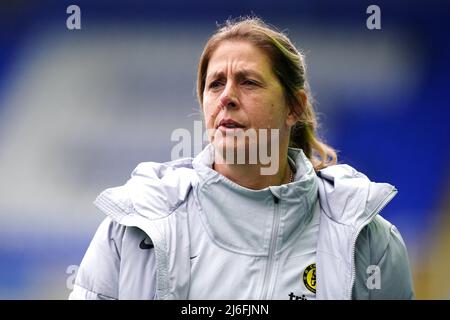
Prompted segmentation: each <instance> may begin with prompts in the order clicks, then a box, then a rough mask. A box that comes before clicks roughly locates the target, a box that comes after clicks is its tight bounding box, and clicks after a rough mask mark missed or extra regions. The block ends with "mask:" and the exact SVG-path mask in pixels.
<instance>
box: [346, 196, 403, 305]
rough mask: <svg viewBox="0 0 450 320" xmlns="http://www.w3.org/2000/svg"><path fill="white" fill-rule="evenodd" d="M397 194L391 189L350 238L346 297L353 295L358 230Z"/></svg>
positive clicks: (350, 297)
mask: <svg viewBox="0 0 450 320" xmlns="http://www.w3.org/2000/svg"><path fill="white" fill-rule="evenodd" d="M396 194H397V190H396V189H394V190H392V191H391V193H390V194H389V195H388V196H387V197H386V198H384V200H383V201H381V202H380V204H379V205H378V206H377V207H376V209H375V210H374V211H373V212H372V213H371V214H370V215H369V218H368V219H367V220H366V221H365V222H364V223H363V224H362V225H361V226H360V227H359V228H358V231H357V232H356V235H355V237H354V238H353V240H352V267H351V268H352V269H351V273H352V278H351V281H350V289H349V290H348V292H347V297H349V299H350V300H351V299H352V295H353V285H354V283H355V278H356V270H355V269H356V268H355V253H356V252H355V251H356V240H357V239H358V236H359V234H360V232H361V231H362V229H363V228H364V227H365V226H366V225H368V224H369V223H370V221H372V217H373V216H375V215H377V214H378V213H380V211H381V210H383V209H384V207H385V206H386V205H387V204H388V203H389V202H390V201H391V200H392V198H393V197H394V196H395V195H396Z"/></svg>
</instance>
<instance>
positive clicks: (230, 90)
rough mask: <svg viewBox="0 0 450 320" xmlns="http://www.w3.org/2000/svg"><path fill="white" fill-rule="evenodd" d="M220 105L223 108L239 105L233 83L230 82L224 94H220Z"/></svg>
mask: <svg viewBox="0 0 450 320" xmlns="http://www.w3.org/2000/svg"><path fill="white" fill-rule="evenodd" d="M220 105H221V107H222V108H227V107H231V108H233V107H236V106H237V99H236V92H235V88H234V86H233V85H232V84H228V85H227V86H226V87H225V90H224V91H223V92H222V95H221V96H220Z"/></svg>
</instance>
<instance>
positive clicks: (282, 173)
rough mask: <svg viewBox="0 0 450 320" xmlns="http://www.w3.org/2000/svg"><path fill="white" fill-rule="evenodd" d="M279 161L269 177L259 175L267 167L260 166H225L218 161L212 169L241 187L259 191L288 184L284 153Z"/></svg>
mask: <svg viewBox="0 0 450 320" xmlns="http://www.w3.org/2000/svg"><path fill="white" fill-rule="evenodd" d="M279 160H280V161H279V166H278V170H276V172H275V174H271V175H265V174H262V173H261V172H263V170H262V169H263V168H264V167H268V166H264V165H261V164H226V163H223V162H220V161H219V162H215V163H214V164H213V169H214V170H216V171H217V172H219V173H220V174H221V175H223V176H225V177H226V178H228V179H230V180H231V181H233V182H235V183H237V184H238V185H240V186H242V187H245V188H248V189H253V190H260V189H264V188H267V187H269V186H279V185H281V184H285V183H289V182H290V177H291V168H290V166H289V165H288V160H287V155H286V153H285V154H284V156H283V157H280V158H279ZM269 165H273V164H269Z"/></svg>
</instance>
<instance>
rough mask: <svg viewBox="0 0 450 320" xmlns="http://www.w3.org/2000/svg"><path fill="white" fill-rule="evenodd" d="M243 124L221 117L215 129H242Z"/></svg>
mask: <svg viewBox="0 0 450 320" xmlns="http://www.w3.org/2000/svg"><path fill="white" fill-rule="evenodd" d="M244 128H245V126H244V125H242V124H241V123H239V122H237V121H235V120H233V119H222V120H221V121H220V122H219V125H218V126H217V128H216V129H219V130H220V131H229V130H237V129H244Z"/></svg>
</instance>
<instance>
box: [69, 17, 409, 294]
mask: <svg viewBox="0 0 450 320" xmlns="http://www.w3.org/2000/svg"><path fill="white" fill-rule="evenodd" d="M197 92H198V98H199V101H200V106H201V108H202V111H203V115H204V119H205V124H206V128H207V129H208V131H209V132H210V133H211V134H210V141H211V143H210V144H209V145H208V146H207V147H206V148H205V149H204V150H203V151H202V152H201V153H200V154H199V155H198V156H197V157H196V158H195V159H181V160H178V161H173V162H169V163H163V164H157V163H142V164H140V165H139V166H138V167H137V168H136V169H135V170H134V171H133V173H132V177H131V179H130V180H129V181H128V182H127V183H126V184H125V185H124V186H121V187H117V188H111V189H107V190H106V191H104V192H103V193H102V194H101V195H100V196H99V197H98V198H97V199H96V201H95V204H96V205H97V206H98V208H100V210H101V211H103V212H104V213H106V215H107V216H108V217H107V218H106V219H105V220H104V221H103V223H102V224H101V225H100V227H99V229H98V230H97V233H96V235H95V236H94V238H93V240H92V243H91V245H90V246H89V248H88V250H87V252H86V255H85V257H84V259H83V261H82V263H81V266H80V268H79V270H78V275H77V278H76V281H75V286H74V290H73V292H72V293H71V296H70V298H71V299H291V300H293V299H295V300H299V299H301V300H308V299H390V298H392V299H410V298H412V297H413V289H412V282H411V274H410V267H409V262H408V256H407V252H406V248H405V245H404V243H403V240H402V238H401V236H400V234H399V232H398V231H397V229H396V228H395V227H394V226H393V225H392V224H390V223H389V222H387V221H386V220H384V219H383V218H382V217H381V216H379V215H378V213H379V212H380V211H381V210H382V208H383V207H384V206H385V205H386V204H387V203H388V202H389V201H390V200H391V199H392V198H393V196H394V195H395V194H396V189H395V188H394V187H392V186H391V185H389V184H384V183H374V182H371V181H369V179H368V178H367V177H366V176H365V175H363V174H362V173H359V172H357V171H356V170H354V169H353V168H351V167H349V166H347V165H336V153H335V152H334V150H333V149H332V148H331V147H329V146H327V145H326V144H324V143H323V142H321V141H320V140H319V139H318V138H317V136H316V126H317V123H316V118H315V114H314V111H313V108H312V105H311V103H310V99H309V98H308V95H309V89H308V84H307V80H306V77H305V66H304V61H303V57H302V55H301V54H300V53H299V52H298V51H297V49H296V48H295V47H294V46H293V45H292V43H291V42H290V40H289V39H288V38H287V37H286V36H285V35H284V34H282V33H280V32H278V31H276V30H274V29H272V28H271V27H269V26H267V25H266V24H264V23H263V22H262V21H261V20H259V19H255V18H251V19H241V20H239V21H236V22H228V23H227V24H226V25H225V26H224V27H222V28H221V29H220V30H218V31H217V32H216V33H215V34H214V35H213V36H212V37H211V38H210V39H209V41H208V42H207V44H206V46H205V49H204V51H203V54H202V56H201V58H200V62H199V68H198V81H197ZM238 132H240V133H244V135H242V134H241V135H239V134H238ZM247 133H253V134H247ZM273 133H275V134H273ZM239 137H241V138H239ZM254 146H257V148H256V150H257V154H258V155H259V156H257V157H256V161H255V157H254V156H252V154H251V152H252V147H254ZM289 147H290V148H289ZM263 149H265V150H271V152H270V156H271V161H270V163H267V162H265V161H262V157H261V154H262V153H261V150H263ZM230 151H232V153H231V154H232V155H231V156H227V155H229V153H228V152H230ZM239 157H240V159H241V160H242V159H244V161H237V160H238V158H239ZM250 160H253V161H250ZM274 164H275V166H274ZM270 167H272V168H275V170H268V169H269V168H270ZM264 169H266V170H265V171H264ZM316 280H317V284H316Z"/></svg>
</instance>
